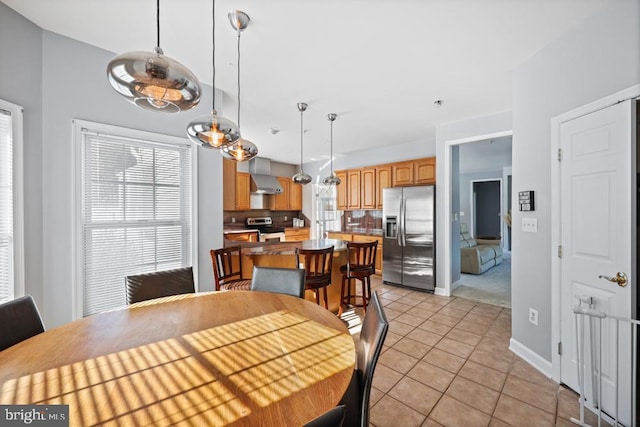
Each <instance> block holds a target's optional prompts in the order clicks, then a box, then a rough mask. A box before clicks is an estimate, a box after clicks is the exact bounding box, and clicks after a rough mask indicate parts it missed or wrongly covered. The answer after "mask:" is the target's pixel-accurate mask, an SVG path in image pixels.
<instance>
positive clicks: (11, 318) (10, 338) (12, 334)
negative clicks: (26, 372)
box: [0, 295, 44, 351]
mask: <svg viewBox="0 0 640 427" xmlns="http://www.w3.org/2000/svg"><path fill="white" fill-rule="evenodd" d="M42 332H44V324H43V323H42V318H41V317H40V312H39V311H38V307H36V303H35V302H34V301H33V297H32V296H31V295H26V296H23V297H20V298H16V299H14V300H11V301H9V302H5V303H4V304H2V305H0V351H2V350H4V349H6V348H9V347H11V346H12V345H15V344H18V343H19V342H21V341H24V340H26V339H27V338H31V337H32V336H34V335H38V334H40V333H42Z"/></svg>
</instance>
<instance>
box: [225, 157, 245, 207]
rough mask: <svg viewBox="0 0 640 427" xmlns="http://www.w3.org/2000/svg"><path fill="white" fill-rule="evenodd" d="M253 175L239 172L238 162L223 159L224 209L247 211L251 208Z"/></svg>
mask: <svg viewBox="0 0 640 427" xmlns="http://www.w3.org/2000/svg"><path fill="white" fill-rule="evenodd" d="M250 192H251V176H250V175H249V174H248V173H245V172H238V171H237V165H236V162H234V161H233V160H227V159H223V161H222V209H223V210H225V211H246V210H249V209H251V202H250Z"/></svg>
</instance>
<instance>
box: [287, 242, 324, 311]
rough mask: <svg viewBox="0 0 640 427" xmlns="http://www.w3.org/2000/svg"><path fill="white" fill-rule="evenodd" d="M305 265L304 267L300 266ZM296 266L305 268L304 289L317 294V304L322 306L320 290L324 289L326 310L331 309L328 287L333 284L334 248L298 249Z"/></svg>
mask: <svg viewBox="0 0 640 427" xmlns="http://www.w3.org/2000/svg"><path fill="white" fill-rule="evenodd" d="M301 262H302V263H303V265H304V267H301V266H300V263H301ZM296 265H297V266H299V267H300V268H304V271H305V273H304V288H305V289H309V290H312V291H313V292H314V293H315V294H316V304H318V305H320V289H323V294H324V308H326V309H327V310H328V309H329V302H328V298H327V286H329V285H330V284H331V268H332V266H333V246H331V247H328V248H325V249H300V248H296Z"/></svg>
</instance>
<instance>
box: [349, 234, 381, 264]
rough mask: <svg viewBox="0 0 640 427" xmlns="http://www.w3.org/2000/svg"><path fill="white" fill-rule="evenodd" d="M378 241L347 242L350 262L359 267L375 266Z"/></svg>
mask: <svg viewBox="0 0 640 427" xmlns="http://www.w3.org/2000/svg"><path fill="white" fill-rule="evenodd" d="M377 249H378V241H377V240H374V241H372V242H347V252H348V256H347V259H348V263H349V264H351V265H353V266H358V267H372V268H373V267H374V266H375V262H376V251H377Z"/></svg>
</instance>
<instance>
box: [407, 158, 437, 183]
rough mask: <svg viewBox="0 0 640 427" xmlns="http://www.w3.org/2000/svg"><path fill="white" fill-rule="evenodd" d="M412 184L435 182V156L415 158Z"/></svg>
mask: <svg viewBox="0 0 640 427" xmlns="http://www.w3.org/2000/svg"><path fill="white" fill-rule="evenodd" d="M413 171H414V184H416V185H423V184H435V182H436V158H435V157H429V158H427V159H420V160H416V161H415V164H414V167H413Z"/></svg>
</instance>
